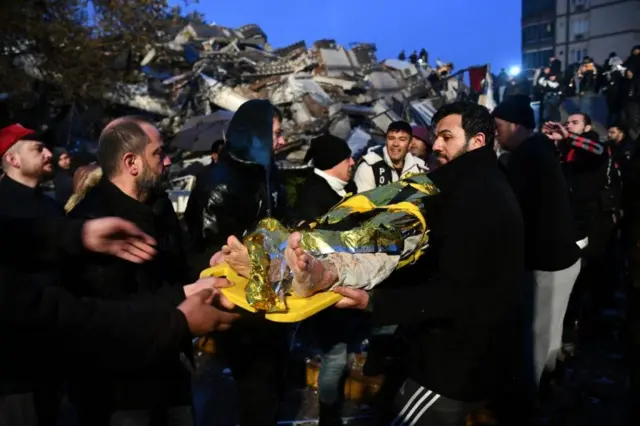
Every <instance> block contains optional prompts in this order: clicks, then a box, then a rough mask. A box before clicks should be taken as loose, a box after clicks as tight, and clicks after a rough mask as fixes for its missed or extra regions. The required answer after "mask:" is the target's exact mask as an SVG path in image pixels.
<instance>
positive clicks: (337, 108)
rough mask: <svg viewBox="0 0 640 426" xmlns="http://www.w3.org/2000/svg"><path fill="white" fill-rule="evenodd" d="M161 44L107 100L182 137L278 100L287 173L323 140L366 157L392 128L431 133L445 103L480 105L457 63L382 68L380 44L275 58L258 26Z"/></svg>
mask: <svg viewBox="0 0 640 426" xmlns="http://www.w3.org/2000/svg"><path fill="white" fill-rule="evenodd" d="M160 35H161V40H162V41H161V42H159V43H156V44H155V45H153V46H148V50H147V51H146V52H143V55H142V56H141V61H140V64H139V65H140V67H139V71H138V72H137V79H136V80H135V81H137V83H133V84H131V83H129V84H126V83H120V84H118V85H117V86H116V87H114V88H113V91H111V92H109V93H107V94H106V95H105V97H106V98H107V100H108V101H109V102H111V103H113V104H117V105H122V106H127V107H133V108H136V109H139V110H142V111H146V112H148V113H150V114H154V115H155V116H156V117H158V118H159V121H158V124H159V125H160V126H161V127H162V128H163V129H164V130H165V131H167V132H168V133H170V134H175V133H176V132H178V131H179V130H180V128H181V127H182V125H183V124H184V123H185V122H186V120H188V119H189V118H191V117H193V116H199V115H207V114H211V113H212V112H214V111H216V110H217V109H225V110H229V111H235V110H237V108H238V107H239V106H240V105H241V104H242V103H244V102H245V101H247V100H248V99H254V98H262V99H269V100H270V101H271V102H272V103H273V104H274V105H276V106H278V107H279V108H280V109H281V110H282V111H283V114H284V118H285V119H284V121H283V130H284V134H285V138H286V140H287V142H288V144H287V146H286V147H285V148H284V149H283V150H282V151H283V152H281V153H280V155H279V158H282V159H283V160H284V162H283V163H282V164H281V165H282V166H283V167H296V166H302V158H304V152H305V149H306V145H307V142H308V140H310V139H311V138H312V137H314V136H315V135H317V134H319V133H322V132H325V131H328V132H330V133H332V134H334V135H336V136H338V137H341V138H344V139H346V140H347V141H348V142H349V144H350V146H351V148H352V151H353V152H354V156H356V157H357V156H358V155H359V154H361V153H362V152H364V150H365V149H366V148H367V147H368V146H370V145H372V144H375V143H379V142H380V136H382V135H383V134H384V131H385V130H386V128H387V126H388V125H389V123H391V122H392V121H395V120H399V119H405V120H408V121H411V122H415V123H416V124H419V125H429V124H430V122H431V117H432V115H433V113H434V112H435V110H436V109H437V108H438V107H439V106H440V105H441V104H442V103H444V102H450V101H453V100H456V99H459V98H461V97H465V96H467V97H468V96H470V95H471V96H473V93H472V91H471V90H470V89H469V88H468V87H466V86H465V85H464V84H463V83H462V77H461V76H462V74H460V73H457V74H456V75H451V73H450V72H451V69H450V66H448V64H440V63H439V68H438V69H432V68H431V67H430V66H429V65H428V64H412V63H410V62H405V61H402V60H398V59H388V60H384V61H382V62H379V61H378V58H377V57H376V46H375V45H374V44H368V43H354V44H352V45H350V46H349V47H348V48H346V47H344V46H340V45H338V44H337V43H336V42H335V40H318V41H316V42H315V43H313V45H312V46H311V47H308V46H307V44H306V43H305V42H304V41H299V42H296V43H293V44H291V45H289V46H286V47H282V48H277V49H274V48H272V47H271V46H270V45H269V43H268V41H267V35H266V34H265V33H264V31H263V30H262V29H261V28H260V27H259V26H257V25H245V26H242V27H240V28H237V29H232V28H226V27H223V26H219V25H204V24H196V23H188V24H187V25H186V26H181V27H171V28H167V29H166V30H165V31H163V32H162V33H161V34H160Z"/></svg>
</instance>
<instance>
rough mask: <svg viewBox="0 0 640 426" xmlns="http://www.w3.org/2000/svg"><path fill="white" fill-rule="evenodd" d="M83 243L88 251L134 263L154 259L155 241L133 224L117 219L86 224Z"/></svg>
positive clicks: (95, 220) (112, 218) (92, 221)
mask: <svg viewBox="0 0 640 426" xmlns="http://www.w3.org/2000/svg"><path fill="white" fill-rule="evenodd" d="M82 243H83V244H84V246H85V248H86V249H87V250H91V251H95V252H97V253H103V254H110V255H112V256H117V257H120V258H122V259H125V260H128V261H129V262H134V263H143V262H146V261H148V260H151V259H153V256H155V254H156V250H155V249H154V248H153V246H154V245H155V244H156V242H155V240H154V239H153V238H151V237H150V236H149V235H147V234H145V233H144V232H142V231H141V230H140V229H139V228H138V227H137V226H135V225H134V224H133V223H131V222H128V221H126V220H124V219H120V218H117V217H105V218H101V219H93V220H88V221H87V222H85V224H84V226H83V227H82Z"/></svg>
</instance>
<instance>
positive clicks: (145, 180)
mask: <svg viewBox="0 0 640 426" xmlns="http://www.w3.org/2000/svg"><path fill="white" fill-rule="evenodd" d="M167 177H168V174H167V173H160V174H155V173H153V171H151V167H149V165H148V164H147V163H146V162H145V163H144V170H143V171H142V174H140V176H139V177H138V179H137V181H136V184H137V186H138V193H140V194H147V195H149V194H155V193H159V192H161V191H165V190H166V189H167V188H168V187H169V181H168V179H167Z"/></svg>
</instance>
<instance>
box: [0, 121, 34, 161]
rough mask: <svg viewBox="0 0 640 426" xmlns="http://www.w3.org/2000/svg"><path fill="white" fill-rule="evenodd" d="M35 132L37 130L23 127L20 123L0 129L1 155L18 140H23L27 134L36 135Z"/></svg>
mask: <svg viewBox="0 0 640 426" xmlns="http://www.w3.org/2000/svg"><path fill="white" fill-rule="evenodd" d="M35 133H36V132H35V130H31V129H27V128H26V127H22V125H21V124H18V123H16V124H12V125H11V126H7V127H5V128H3V129H0V157H2V156H3V155H4V154H6V153H7V151H8V150H9V148H11V147H12V146H13V145H15V144H16V142H18V141H21V140H23V139H24V137H25V136H29V135H34V134H35Z"/></svg>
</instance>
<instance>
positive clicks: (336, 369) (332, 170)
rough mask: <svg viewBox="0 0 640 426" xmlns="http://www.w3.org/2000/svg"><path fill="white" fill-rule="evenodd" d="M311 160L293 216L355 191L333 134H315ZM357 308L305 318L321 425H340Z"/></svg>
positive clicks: (346, 157)
mask: <svg viewBox="0 0 640 426" xmlns="http://www.w3.org/2000/svg"><path fill="white" fill-rule="evenodd" d="M311 160H313V167H314V168H313V174H311V175H310V176H309V177H308V178H307V180H306V181H305V182H304V184H303V185H302V186H301V187H300V189H299V190H298V197H297V200H296V205H295V209H294V212H295V217H296V218H297V219H299V220H302V221H305V222H309V221H313V220H314V219H317V218H319V217H320V216H322V215H324V214H326V213H327V212H328V211H329V210H330V209H331V208H332V207H333V206H335V205H336V204H338V203H339V202H340V201H341V200H342V199H343V198H344V197H345V196H346V195H347V194H348V193H355V192H357V188H356V186H355V184H354V183H353V181H352V180H351V177H352V173H353V167H354V164H355V163H354V161H353V158H351V150H350V149H349V146H348V145H347V143H346V142H345V141H344V140H342V139H340V138H338V137H336V136H333V135H330V134H328V135H323V136H319V137H317V138H315V139H313V140H312V141H311V147H310V148H309V151H307V155H306V157H305V162H309V161H311ZM361 323H362V315H360V313H359V312H350V311H339V310H336V309H332V308H330V309H327V310H326V311H323V312H321V313H319V314H318V315H315V316H314V317H312V318H310V319H309V320H308V321H306V324H305V325H306V326H307V327H309V329H311V330H312V332H313V334H314V336H316V337H317V338H318V342H319V344H320V348H321V350H322V352H323V354H322V365H321V367H320V372H319V374H318V399H319V400H320V419H319V424H320V425H321V426H332V425H341V424H342V420H341V415H340V412H341V408H342V394H343V381H342V379H343V376H344V374H345V373H346V371H347V355H348V348H349V345H350V344H353V343H357V342H355V341H356V340H357V337H356V336H357V332H358V329H359V328H361V327H358V325H359V324H361Z"/></svg>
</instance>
